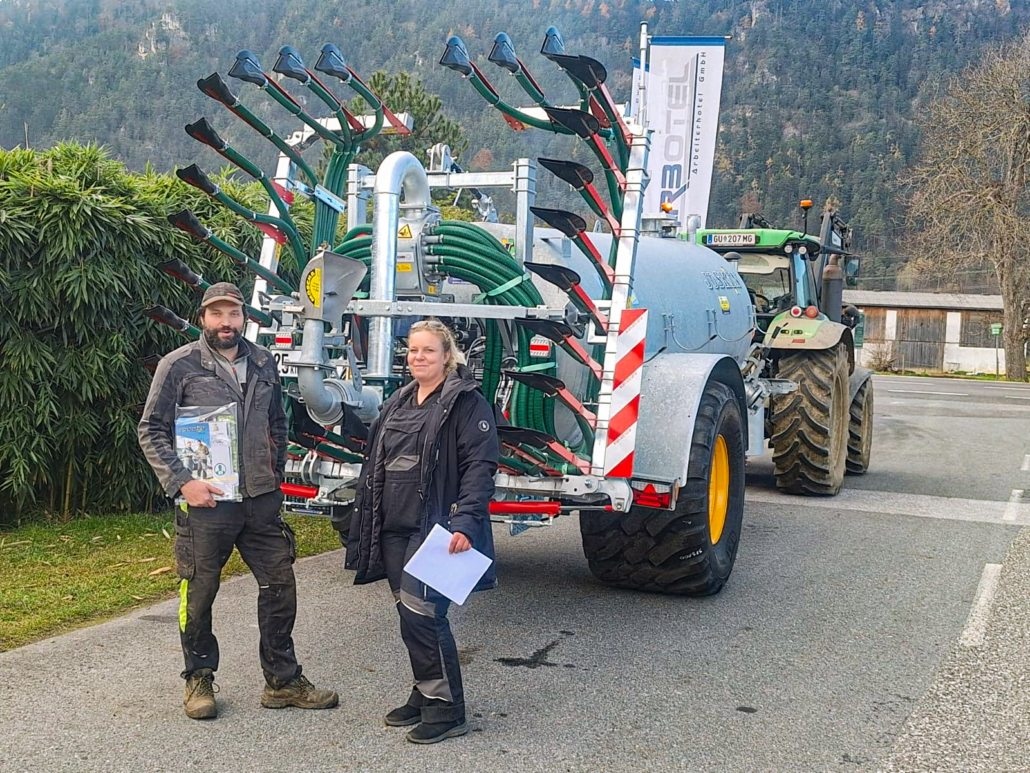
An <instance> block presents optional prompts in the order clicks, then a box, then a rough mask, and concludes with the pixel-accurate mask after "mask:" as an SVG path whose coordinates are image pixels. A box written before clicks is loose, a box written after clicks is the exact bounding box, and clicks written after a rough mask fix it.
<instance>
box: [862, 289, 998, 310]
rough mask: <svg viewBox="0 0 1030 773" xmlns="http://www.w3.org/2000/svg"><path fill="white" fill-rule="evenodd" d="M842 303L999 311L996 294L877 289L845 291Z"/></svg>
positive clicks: (893, 307) (897, 307)
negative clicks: (903, 291)
mask: <svg viewBox="0 0 1030 773" xmlns="http://www.w3.org/2000/svg"><path fill="white" fill-rule="evenodd" d="M844 302H845V303H850V304H853V305H855V306H859V307H864V306H876V307H881V308H888V309H947V310H951V311H965V310H969V311H1001V310H1002V309H1003V308H1004V307H1003V305H1002V301H1001V296H1000V295H971V294H967V293H902V292H886V291H883V292H881V291H879V290H845V291H844Z"/></svg>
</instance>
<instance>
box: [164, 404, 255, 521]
mask: <svg viewBox="0 0 1030 773" xmlns="http://www.w3.org/2000/svg"><path fill="white" fill-rule="evenodd" d="M236 409H237V406H236V403H230V404H229V405H222V406H217V407H215V406H192V405H191V406H178V407H176V409H175V452H176V453H177V454H178V455H179V460H180V461H181V462H182V463H183V465H184V466H185V467H186V469H187V470H189V471H190V474H191V475H192V476H193V477H194V479H196V480H202V481H204V482H205V483H210V484H211V485H212V486H214V487H215V488H217V489H221V490H222V492H223V493H222V494H212V498H213V499H214V500H215V501H217V502H240V501H242V499H243V498H242V497H241V496H240V493H239V489H240V472H239V442H238V438H239V429H238V428H239V422H238V421H237V416H236V413H237V410H236Z"/></svg>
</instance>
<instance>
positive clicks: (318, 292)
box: [304, 268, 322, 309]
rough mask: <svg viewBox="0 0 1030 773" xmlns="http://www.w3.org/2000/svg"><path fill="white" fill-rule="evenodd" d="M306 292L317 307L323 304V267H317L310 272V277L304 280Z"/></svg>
mask: <svg viewBox="0 0 1030 773" xmlns="http://www.w3.org/2000/svg"><path fill="white" fill-rule="evenodd" d="M304 292H305V293H307V295H308V300H309V301H311V304H312V305H313V306H314V307H315V308H316V309H317V308H318V307H319V306H321V305H322V269H320V268H316V269H315V270H314V271H312V272H311V273H310V274H308V278H307V279H305V280H304Z"/></svg>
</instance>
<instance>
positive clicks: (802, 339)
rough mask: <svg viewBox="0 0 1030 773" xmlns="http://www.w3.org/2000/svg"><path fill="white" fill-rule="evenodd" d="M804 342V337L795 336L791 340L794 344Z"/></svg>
mask: <svg viewBox="0 0 1030 773" xmlns="http://www.w3.org/2000/svg"><path fill="white" fill-rule="evenodd" d="M804 342H805V339H804V338H795V339H794V340H793V341H791V343H792V344H803V343H804Z"/></svg>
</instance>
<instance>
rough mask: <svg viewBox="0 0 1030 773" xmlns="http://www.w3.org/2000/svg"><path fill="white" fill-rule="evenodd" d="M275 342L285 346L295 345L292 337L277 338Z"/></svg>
mask: <svg viewBox="0 0 1030 773" xmlns="http://www.w3.org/2000/svg"><path fill="white" fill-rule="evenodd" d="M275 342H276V343H277V344H282V345H284V346H290V345H291V344H292V343H293V338H292V337H291V336H276V337H275Z"/></svg>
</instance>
